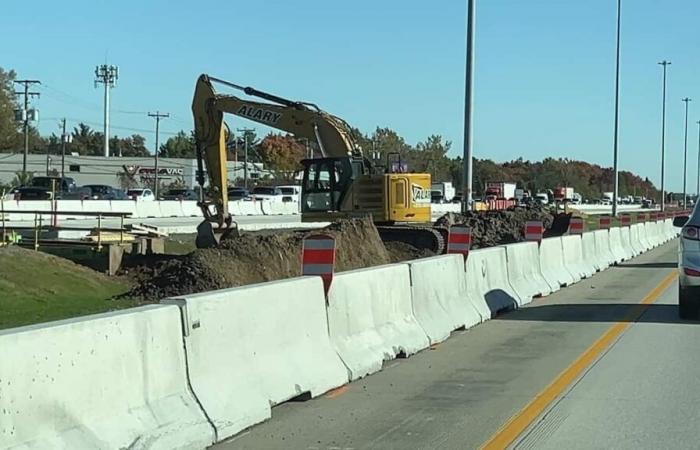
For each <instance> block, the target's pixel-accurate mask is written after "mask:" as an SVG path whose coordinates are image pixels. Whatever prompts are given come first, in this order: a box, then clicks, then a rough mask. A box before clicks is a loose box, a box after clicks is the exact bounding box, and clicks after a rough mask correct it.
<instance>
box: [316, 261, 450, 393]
mask: <svg viewBox="0 0 700 450" xmlns="http://www.w3.org/2000/svg"><path fill="white" fill-rule="evenodd" d="M441 281H442V282H443V283H448V284H451V283H453V280H451V279H449V278H448V277H446V276H444V275H443V276H442V280H441ZM431 300H435V299H431ZM327 309H328V330H329V333H330V337H331V343H332V344H333V347H334V348H335V350H336V351H337V352H338V354H339V355H340V358H341V359H342V360H343V362H344V363H345V366H346V367H347V368H348V370H349V371H350V380H356V379H358V378H361V377H364V376H365V375H369V374H371V373H374V372H378V371H379V370H381V368H382V363H383V362H384V361H388V360H391V359H394V358H396V357H397V356H399V355H402V356H409V355H412V354H414V353H416V352H418V351H420V350H423V349H424V348H427V347H428V345H430V341H429V340H428V336H426V334H425V332H424V331H423V328H421V326H420V325H419V324H418V321H417V320H416V318H415V316H414V315H413V305H412V302H411V276H410V273H409V267H408V264H393V265H386V266H379V267H372V268H368V269H359V270H352V271H348V272H342V273H338V274H336V275H335V276H334V277H333V283H332V284H331V288H330V291H329V292H328V307H327Z"/></svg>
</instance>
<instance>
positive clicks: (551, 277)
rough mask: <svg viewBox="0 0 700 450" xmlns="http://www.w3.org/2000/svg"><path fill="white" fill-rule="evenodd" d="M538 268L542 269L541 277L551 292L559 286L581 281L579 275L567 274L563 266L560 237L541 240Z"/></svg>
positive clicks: (562, 250)
mask: <svg viewBox="0 0 700 450" xmlns="http://www.w3.org/2000/svg"><path fill="white" fill-rule="evenodd" d="M540 266H541V267H542V275H543V276H544V279H545V280H547V283H548V284H549V286H550V287H551V288H552V291H557V290H559V288H560V287H561V286H568V285H570V284H574V283H576V282H577V281H579V280H581V276H580V275H578V274H571V273H569V271H568V270H567V269H566V266H565V265H564V249H563V247H562V243H561V238H560V237H553V238H547V239H542V242H541V243H540Z"/></svg>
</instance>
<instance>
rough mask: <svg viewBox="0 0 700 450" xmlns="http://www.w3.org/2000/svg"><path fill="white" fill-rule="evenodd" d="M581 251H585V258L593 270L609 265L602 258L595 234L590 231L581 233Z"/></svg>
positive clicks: (603, 268)
mask: <svg viewBox="0 0 700 450" xmlns="http://www.w3.org/2000/svg"><path fill="white" fill-rule="evenodd" d="M581 251H582V252H583V260H584V262H585V264H587V265H588V266H589V267H590V268H591V269H592V270H593V272H596V271H601V270H605V269H606V268H607V267H608V265H607V264H604V263H603V262H602V261H601V260H600V258H598V253H597V251H596V246H595V235H594V234H593V233H592V232H590V231H588V232H586V233H583V234H581Z"/></svg>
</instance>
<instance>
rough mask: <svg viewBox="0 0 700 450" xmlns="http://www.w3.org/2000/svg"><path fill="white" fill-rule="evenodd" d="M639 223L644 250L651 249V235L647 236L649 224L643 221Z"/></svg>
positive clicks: (640, 239) (640, 240) (640, 238)
mask: <svg viewBox="0 0 700 450" xmlns="http://www.w3.org/2000/svg"><path fill="white" fill-rule="evenodd" d="M637 225H639V242H641V243H642V247H643V248H644V251H645V252H646V251H648V250H649V249H651V242H649V237H648V236H647V224H646V223H644V222H642V223H639V224H637Z"/></svg>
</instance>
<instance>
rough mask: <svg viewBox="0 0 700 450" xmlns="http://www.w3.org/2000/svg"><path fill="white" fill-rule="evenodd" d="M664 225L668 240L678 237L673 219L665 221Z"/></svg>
mask: <svg viewBox="0 0 700 450" xmlns="http://www.w3.org/2000/svg"><path fill="white" fill-rule="evenodd" d="M665 224H666V225H665V226H666V234H667V235H668V238H669V239H675V238H676V237H677V236H678V231H677V230H676V228H675V227H674V226H673V219H666V220H665Z"/></svg>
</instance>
